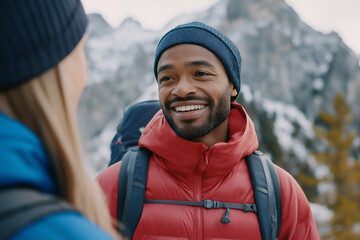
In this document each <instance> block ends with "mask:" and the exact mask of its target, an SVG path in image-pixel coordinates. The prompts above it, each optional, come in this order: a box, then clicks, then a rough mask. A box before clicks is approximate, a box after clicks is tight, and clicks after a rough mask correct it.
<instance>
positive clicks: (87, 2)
mask: <svg viewBox="0 0 360 240" xmlns="http://www.w3.org/2000/svg"><path fill="white" fill-rule="evenodd" d="M81 1H82V3H83V5H84V8H85V11H86V12H87V13H93V12H98V13H101V14H102V15H103V17H104V18H105V20H106V21H107V22H108V23H109V24H110V25H111V26H113V27H117V26H119V24H120V23H121V22H122V21H123V20H124V19H126V18H127V17H132V18H134V19H136V20H137V21H139V22H140V23H141V25H142V27H143V28H145V29H152V30H159V29H161V28H162V27H164V26H165V25H166V24H167V23H168V22H169V21H170V20H172V19H174V18H176V17H178V16H180V15H182V14H188V13H193V12H199V11H203V10H206V9H207V8H209V7H210V6H211V5H213V4H214V3H216V2H218V0H176V1H175V0H81ZM286 2H287V3H288V4H290V6H292V7H293V8H294V9H295V11H296V12H297V13H298V14H299V16H300V18H301V19H302V20H303V21H304V22H305V23H307V24H309V25H310V26H311V27H312V28H314V29H315V30H318V31H321V32H324V33H329V32H331V31H336V32H338V33H339V35H340V36H341V37H342V39H343V40H344V42H345V43H346V44H347V45H348V46H349V47H350V48H352V49H353V50H354V51H355V53H356V54H358V55H360V0H286Z"/></svg>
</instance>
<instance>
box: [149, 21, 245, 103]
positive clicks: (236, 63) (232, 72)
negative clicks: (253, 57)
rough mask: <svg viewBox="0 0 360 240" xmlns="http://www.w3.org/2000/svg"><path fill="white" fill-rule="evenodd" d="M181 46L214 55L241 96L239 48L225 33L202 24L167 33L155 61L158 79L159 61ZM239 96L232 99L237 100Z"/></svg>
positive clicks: (159, 46)
mask: <svg viewBox="0 0 360 240" xmlns="http://www.w3.org/2000/svg"><path fill="white" fill-rule="evenodd" d="M179 44H195V45H199V46H202V47H204V48H206V49H208V50H209V51H211V52H212V53H214V54H215V55H216V56H217V57H218V58H219V59H220V61H221V62H222V64H223V65H224V68H225V70H226V72H227V75H228V77H229V79H230V81H232V82H233V84H234V86H235V88H236V90H237V93H238V95H239V92H240V87H241V81H240V72H241V56H240V52H239V50H238V48H237V47H236V46H235V44H234V43H233V42H232V41H231V40H230V39H229V38H228V37H227V36H225V34H224V33H222V32H220V31H219V30H216V29H214V28H212V27H210V26H208V25H205V24H203V23H200V22H191V23H187V24H183V25H179V26H177V27H175V28H174V29H172V30H170V31H169V32H167V33H166V34H165V35H164V36H163V37H162V38H161V40H160V42H159V44H158V46H157V48H156V52H155V61H154V73H155V77H156V79H157V65H158V61H159V59H160V57H161V55H162V54H163V52H165V51H166V50H167V49H169V48H171V47H173V46H176V45H179ZM236 97H237V95H236V96H235V97H233V98H232V100H235V99H236Z"/></svg>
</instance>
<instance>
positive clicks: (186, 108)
mask: <svg viewBox="0 0 360 240" xmlns="http://www.w3.org/2000/svg"><path fill="white" fill-rule="evenodd" d="M204 107H205V105H188V106H180V107H176V108H175V111H177V112H187V111H193V110H199V109H202V108H204Z"/></svg>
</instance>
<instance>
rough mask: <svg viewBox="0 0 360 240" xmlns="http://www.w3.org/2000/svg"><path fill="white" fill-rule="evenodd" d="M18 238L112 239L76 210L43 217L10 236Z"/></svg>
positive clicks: (14, 238) (13, 239)
mask: <svg viewBox="0 0 360 240" xmlns="http://www.w3.org/2000/svg"><path fill="white" fill-rule="evenodd" d="M10 239H11V240H20V239H54V240H60V239H69V240H71V239H113V238H112V237H111V236H110V235H109V234H107V233H106V232H105V231H103V230H102V229H101V228H100V227H99V226H97V225H96V224H94V223H93V222H91V221H90V220H89V219H87V218H85V217H84V216H83V215H81V214H80V213H77V212H60V213H55V214H51V215H48V216H46V217H43V218H41V219H39V220H37V221H35V222H33V223H32V224H30V225H28V226H26V227H25V228H23V229H22V230H20V231H18V232H17V233H16V234H15V235H13V236H12V238H10Z"/></svg>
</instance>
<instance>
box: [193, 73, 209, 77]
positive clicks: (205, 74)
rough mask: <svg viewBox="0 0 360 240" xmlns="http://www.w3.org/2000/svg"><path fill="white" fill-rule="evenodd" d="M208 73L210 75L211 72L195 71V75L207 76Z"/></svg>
mask: <svg viewBox="0 0 360 240" xmlns="http://www.w3.org/2000/svg"><path fill="white" fill-rule="evenodd" d="M207 75H209V74H208V73H206V72H196V73H195V77H202V76H207Z"/></svg>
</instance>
